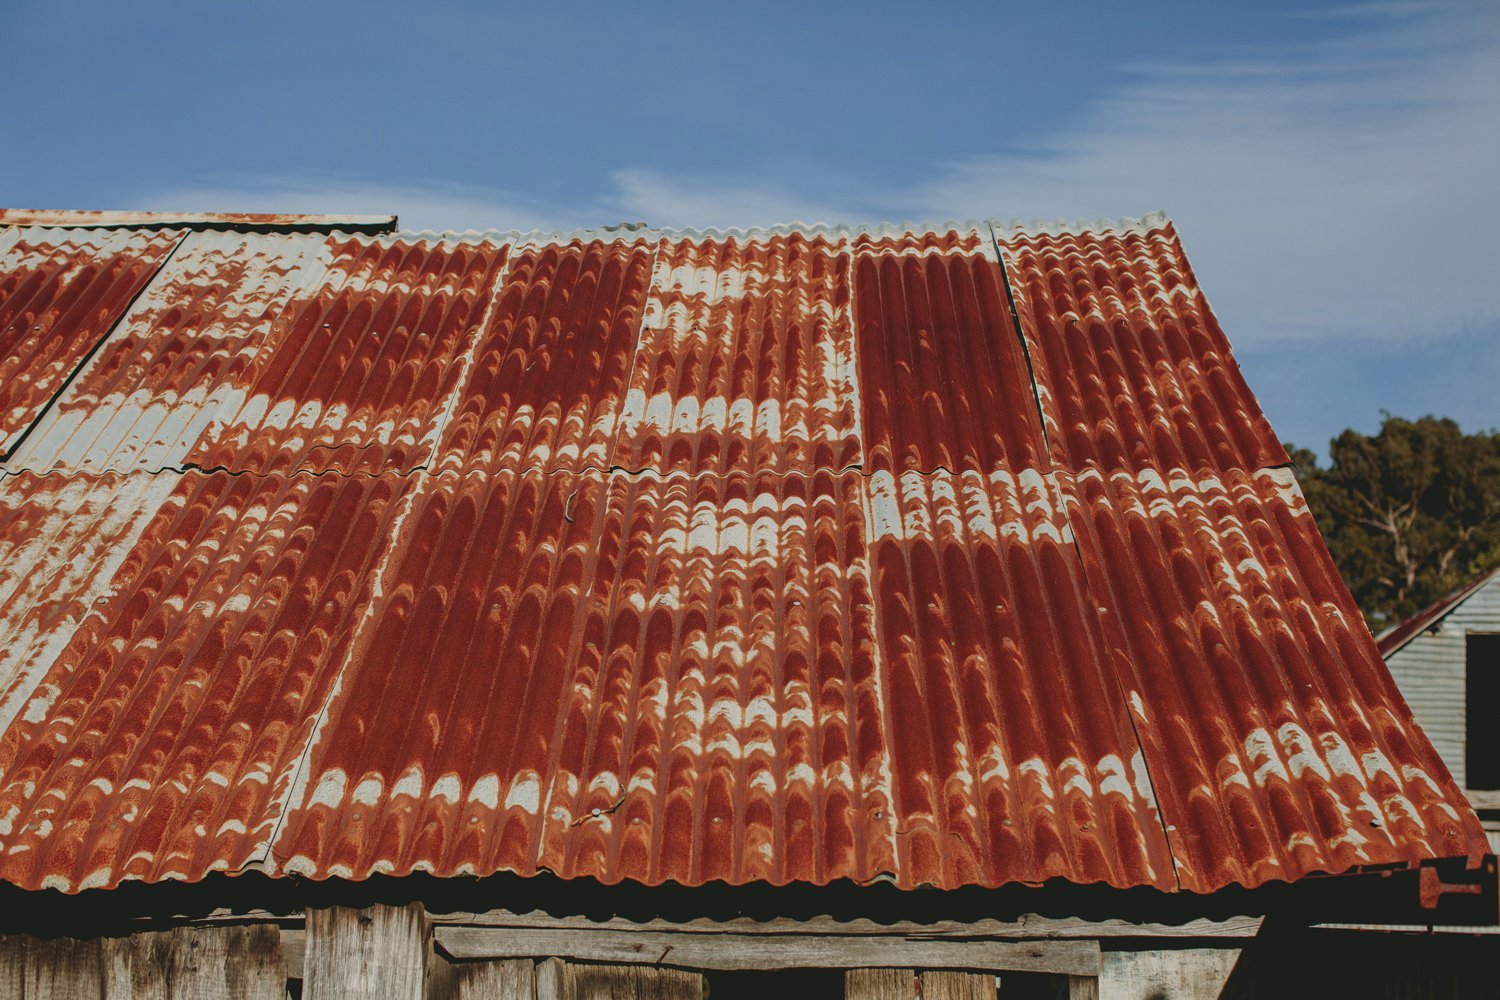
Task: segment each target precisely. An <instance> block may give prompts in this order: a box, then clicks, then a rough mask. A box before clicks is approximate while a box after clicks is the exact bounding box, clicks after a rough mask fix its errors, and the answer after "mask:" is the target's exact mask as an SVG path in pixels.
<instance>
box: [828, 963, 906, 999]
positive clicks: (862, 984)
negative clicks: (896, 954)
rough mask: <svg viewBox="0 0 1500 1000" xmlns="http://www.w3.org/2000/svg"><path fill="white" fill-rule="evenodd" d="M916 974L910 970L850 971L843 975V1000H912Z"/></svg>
mask: <svg viewBox="0 0 1500 1000" xmlns="http://www.w3.org/2000/svg"><path fill="white" fill-rule="evenodd" d="M915 996H917V974H916V972H915V971H914V970H912V969H850V970H849V971H848V972H846V973H844V1000H912V998H913V997H915Z"/></svg>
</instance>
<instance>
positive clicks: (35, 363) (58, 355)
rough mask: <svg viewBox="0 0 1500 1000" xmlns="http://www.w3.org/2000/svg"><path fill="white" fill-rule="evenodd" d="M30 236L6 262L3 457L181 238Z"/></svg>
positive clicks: (1, 283) (1, 316)
mask: <svg viewBox="0 0 1500 1000" xmlns="http://www.w3.org/2000/svg"><path fill="white" fill-rule="evenodd" d="M181 237H182V233H181V231H180V230H162V231H146V232H139V233H118V232H107V233H100V234H89V233H71V232H67V231H61V230H46V229H29V230H24V231H22V232H20V233H19V234H18V235H17V237H16V238H15V239H14V240H13V241H10V245H9V246H8V247H7V248H6V249H5V252H4V254H3V256H0V457H4V456H6V455H8V454H10V452H11V451H13V450H14V449H15V447H16V445H17V443H18V442H19V441H20V440H21V438H22V437H23V436H24V435H25V433H26V431H27V430H28V429H29V428H30V426H31V424H32V422H33V421H35V420H36V418H37V417H38V416H39V415H40V414H41V413H42V412H43V411H44V410H45V409H46V408H47V406H48V404H49V403H50V402H51V400H52V397H53V396H55V395H56V394H57V393H58V392H59V391H60V390H61V389H62V388H63V386H64V385H66V384H67V381H68V379H69V378H70V377H71V376H72V375H73V373H74V372H75V371H76V370H77V369H78V366H79V365H80V364H81V363H82V362H83V361H84V359H85V358H87V357H88V355H89V353H90V352H91V351H93V350H94V349H95V348H96V347H97V346H98V345H99V342H100V341H101V340H102V339H103V338H104V337H105V336H107V335H108V334H109V331H110V330H111V329H112V328H113V327H114V325H115V323H116V322H117V321H118V320H119V318H120V316H121V315H123V314H124V312H125V309H126V308H127V307H128V306H129V305H130V303H131V300H133V299H134V298H135V297H136V295H137V294H139V293H140V291H141V289H142V288H144V287H145V286H146V283H147V282H148V281H150V280H151V277H152V275H154V274H155V273H156V270H157V268H159V267H160V266H161V263H162V261H163V260H165V259H166V257H167V255H168V254H170V253H171V252H172V248H173V247H174V246H176V245H177V241H178V240H179V239H181Z"/></svg>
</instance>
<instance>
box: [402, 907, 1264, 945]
mask: <svg viewBox="0 0 1500 1000" xmlns="http://www.w3.org/2000/svg"><path fill="white" fill-rule="evenodd" d="M429 917H430V919H431V920H432V922H433V923H434V924H437V925H438V926H442V925H445V924H455V925H463V926H474V927H517V928H535V929H539V930H541V929H546V930H620V931H630V932H632V933H638V932H640V931H659V932H662V933H672V934H746V935H799V934H800V935H808V934H819V935H822V934H837V935H845V936H865V935H871V936H881V937H890V936H900V937H909V938H921V939H930V940H941V939H943V938H961V939H963V940H966V941H967V940H973V939H976V938H978V939H1012V940H1013V939H1028V940H1029V939H1044V940H1045V939H1058V938H1063V939H1066V938H1134V937H1167V938H1250V937H1255V936H1256V935H1257V934H1259V933H1260V925H1261V921H1262V919H1263V918H1261V917H1234V918H1232V919H1228V920H1192V921H1189V922H1188V923H1185V924H1136V923H1130V922H1128V921H1124V920H1082V919H1077V918H1073V917H1038V916H1031V915H1027V916H1024V917H1021V918H1020V919H1018V920H974V921H961V920H945V921H936V922H932V923H918V922H916V921H899V922H897V923H890V924H882V923H877V922H875V921H873V920H835V919H834V918H832V917H813V918H811V919H808V920H792V919H787V918H774V919H771V920H754V919H752V918H749V917H740V918H736V919H734V920H707V919H694V920H684V921H671V920H645V921H637V920H626V919H623V918H619V917H615V918H611V919H608V920H590V919H588V918H587V917H556V916H553V915H551V914H548V913H510V912H507V911H505V910H491V911H489V912H485V913H435V914H430V915H429Z"/></svg>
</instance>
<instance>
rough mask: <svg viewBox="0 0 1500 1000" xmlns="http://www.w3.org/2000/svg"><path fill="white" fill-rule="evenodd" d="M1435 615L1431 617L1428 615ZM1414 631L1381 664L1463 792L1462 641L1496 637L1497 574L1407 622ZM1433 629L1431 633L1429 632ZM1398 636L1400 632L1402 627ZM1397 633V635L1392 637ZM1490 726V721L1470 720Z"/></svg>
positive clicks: (1499, 618) (1499, 613) (1499, 608)
mask: <svg viewBox="0 0 1500 1000" xmlns="http://www.w3.org/2000/svg"><path fill="white" fill-rule="evenodd" d="M1434 612H1435V613H1434ZM1413 621H1414V622H1416V623H1417V625H1418V626H1420V627H1417V628H1415V629H1414V630H1412V632H1411V634H1410V635H1409V636H1407V637H1405V642H1404V643H1403V644H1401V645H1399V647H1398V648H1397V649H1396V650H1395V652H1389V653H1387V654H1386V659H1385V662H1386V665H1387V666H1388V667H1389V668H1390V671H1391V674H1392V675H1393V676H1394V677H1395V679H1396V684H1397V686H1398V687H1400V688H1401V693H1402V694H1404V695H1405V696H1406V700H1407V701H1408V702H1409V703H1410V704H1411V707H1412V710H1413V711H1414V712H1415V713H1416V716H1417V721H1418V722H1419V723H1421V725H1422V731H1423V732H1424V733H1426V734H1427V737H1428V738H1429V739H1431V740H1432V745H1433V746H1434V747H1435V748H1436V749H1437V751H1438V753H1439V754H1441V755H1442V758H1443V763H1445V764H1447V765H1448V770H1449V771H1451V772H1452V773H1453V776H1454V778H1456V779H1457V780H1458V783H1459V785H1460V786H1463V787H1467V781H1466V778H1465V773H1464V771H1465V761H1464V745H1465V742H1464V741H1465V735H1466V733H1467V732H1468V726H1469V723H1470V720H1469V719H1468V705H1467V700H1468V699H1467V694H1466V686H1465V678H1466V676H1467V672H1466V670H1465V663H1466V662H1467V659H1468V652H1467V644H1466V636H1467V634H1468V633H1469V632H1470V631H1474V632H1500V572H1497V573H1494V574H1490V575H1489V576H1488V577H1486V578H1485V579H1484V580H1482V581H1480V583H1479V585H1478V586H1475V587H1471V588H1466V589H1465V591H1464V592H1462V594H1461V595H1460V596H1459V598H1458V599H1457V600H1449V601H1444V602H1441V603H1440V604H1439V605H1438V606H1436V607H1435V608H1433V609H1429V611H1427V612H1423V613H1422V614H1421V615H1418V616H1416V618H1414V619H1413ZM1434 626H1436V630H1435V631H1432V632H1429V631H1427V629H1431V628H1433V627H1434ZM1400 631H1401V632H1404V631H1406V629H1405V628H1404V627H1403V628H1401V629H1400ZM1393 634H1398V637H1399V633H1393ZM1474 723H1475V724H1476V725H1494V724H1495V722H1494V719H1493V718H1487V719H1477V720H1474Z"/></svg>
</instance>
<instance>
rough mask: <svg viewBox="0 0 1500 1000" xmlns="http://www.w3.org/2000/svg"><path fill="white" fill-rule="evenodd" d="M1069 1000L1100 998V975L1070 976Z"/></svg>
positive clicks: (1094, 999)
mask: <svg viewBox="0 0 1500 1000" xmlns="http://www.w3.org/2000/svg"><path fill="white" fill-rule="evenodd" d="M1068 1000H1099V977H1097V976H1069V977H1068Z"/></svg>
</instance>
